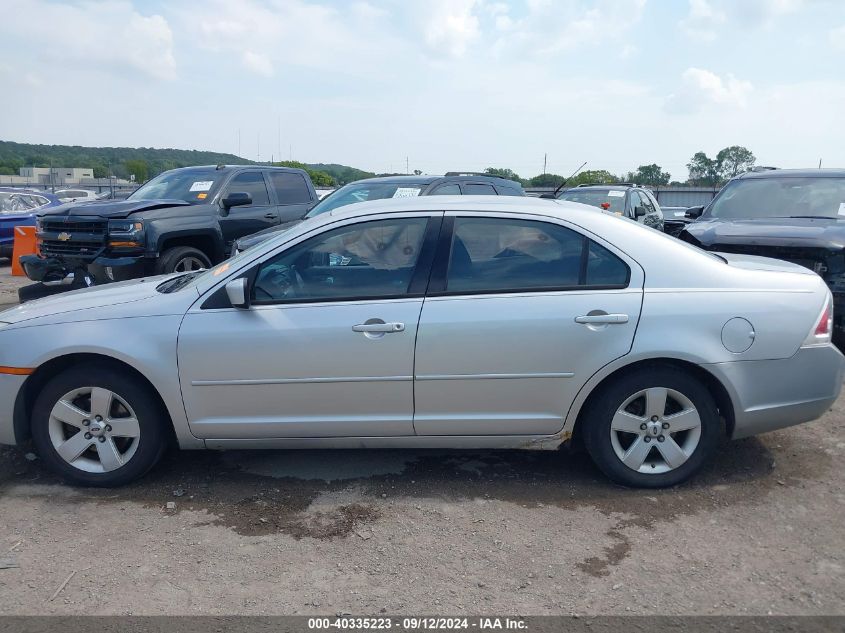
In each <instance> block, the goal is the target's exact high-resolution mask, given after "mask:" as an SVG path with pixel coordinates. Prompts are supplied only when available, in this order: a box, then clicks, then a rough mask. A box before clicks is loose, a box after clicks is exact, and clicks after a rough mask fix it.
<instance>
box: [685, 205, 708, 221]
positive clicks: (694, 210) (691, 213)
mask: <svg viewBox="0 0 845 633" xmlns="http://www.w3.org/2000/svg"><path fill="white" fill-rule="evenodd" d="M702 213H704V207H703V206H701V207H690V208H689V209H687V210H686V211H685V212H684V217H687V218H692V219H695V218H699V217H701V214H702Z"/></svg>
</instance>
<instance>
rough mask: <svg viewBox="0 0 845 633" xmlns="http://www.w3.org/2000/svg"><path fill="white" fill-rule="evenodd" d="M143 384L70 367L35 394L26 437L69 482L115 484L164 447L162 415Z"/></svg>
mask: <svg viewBox="0 0 845 633" xmlns="http://www.w3.org/2000/svg"><path fill="white" fill-rule="evenodd" d="M155 403H156V398H155V396H154V394H151V393H150V391H149V388H147V386H146V385H143V384H138V382H137V381H136V380H134V379H133V378H132V377H129V376H125V375H122V374H120V373H115V372H114V371H109V370H107V369H105V368H103V367H91V368H76V369H71V370H68V371H65V372H63V373H61V374H59V375H58V376H56V377H55V378H53V379H52V380H51V381H50V382H48V383H47V385H46V386H45V387H44V389H43V390H42V391H41V393H40V394H39V396H38V398H37V400H36V402H35V407H34V408H33V415H32V437H33V441H34V442H35V445H36V448H37V449H38V453H39V454H40V455H41V457H42V459H43V460H44V461H45V462H46V463H47V464H48V465H49V466H51V467H52V468H53V469H54V470H55V471H57V472H58V473H59V474H61V475H63V476H64V477H66V478H67V479H70V480H71V481H73V482H75V483H81V484H85V485H91V486H118V485H122V484H124V483H127V482H129V481H132V480H133V479H136V478H137V477H140V476H141V475H143V474H144V473H145V472H147V470H149V469H150V468H151V467H152V466H153V465H154V464H155V463H156V462H157V461H158V459H159V457H160V456H161V453H162V451H163V449H164V444H165V436H164V433H163V432H162V417H163V416H162V413H161V411H160V410H159V407H157V406H156V404H155Z"/></svg>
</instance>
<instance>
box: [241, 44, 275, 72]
mask: <svg viewBox="0 0 845 633" xmlns="http://www.w3.org/2000/svg"><path fill="white" fill-rule="evenodd" d="M241 61H242V62H243V65H244V68H246V69H247V70H251V71H252V72H254V73H256V74H258V75H264V76H265V77H272V76H273V62H271V61H270V60H269V59H268V58H267V56H266V55H262V54H261V53H256V52H253V51H250V50H245V51H244V52H243V54H242V56H241Z"/></svg>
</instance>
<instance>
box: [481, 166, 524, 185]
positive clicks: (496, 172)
mask: <svg viewBox="0 0 845 633" xmlns="http://www.w3.org/2000/svg"><path fill="white" fill-rule="evenodd" d="M484 173H485V174H488V175H489V176H499V177H500V178H507V179H508V180H515V181H517V182H523V180H522V178H520V177H519V174H517V173H516V172H514V171H513V170H512V169H508V168H506V167H488V168H487V169H485V170H484Z"/></svg>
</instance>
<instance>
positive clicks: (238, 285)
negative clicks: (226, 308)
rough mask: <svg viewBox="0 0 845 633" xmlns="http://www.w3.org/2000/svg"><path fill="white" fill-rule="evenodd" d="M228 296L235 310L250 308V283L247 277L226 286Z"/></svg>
mask: <svg viewBox="0 0 845 633" xmlns="http://www.w3.org/2000/svg"><path fill="white" fill-rule="evenodd" d="M226 296H227V297H229V303H231V304H232V307H233V308H241V309H243V310H246V309H247V308H249V281H247V279H246V277H241V278H240V279H235V280H234V281H230V282H229V283H227V284H226Z"/></svg>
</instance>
